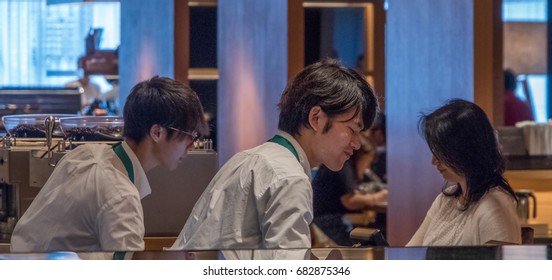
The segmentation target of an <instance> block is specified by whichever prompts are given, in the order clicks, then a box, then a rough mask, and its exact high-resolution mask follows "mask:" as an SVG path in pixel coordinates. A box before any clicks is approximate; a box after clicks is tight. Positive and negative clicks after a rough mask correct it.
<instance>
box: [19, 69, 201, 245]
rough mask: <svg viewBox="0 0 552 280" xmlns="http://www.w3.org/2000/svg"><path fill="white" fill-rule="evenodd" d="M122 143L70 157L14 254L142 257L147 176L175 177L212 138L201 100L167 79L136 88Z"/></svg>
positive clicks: (90, 147) (23, 222)
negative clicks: (169, 173)
mask: <svg viewBox="0 0 552 280" xmlns="http://www.w3.org/2000/svg"><path fill="white" fill-rule="evenodd" d="M123 116H124V121H125V126H124V133H123V136H124V141H123V142H121V143H117V144H115V145H113V146H112V145H107V144H85V145H81V146H79V147H77V148H76V149H74V150H72V151H70V152H69V153H67V154H66V155H65V156H64V157H63V158H62V159H61V160H60V161H59V163H58V164H57V166H56V168H55V169H54V172H53V173H52V175H51V176H50V178H49V179H48V181H47V182H46V184H45V185H44V187H43V188H42V189H41V191H40V193H39V194H38V195H37V197H36V198H35V199H34V201H33V202H32V204H31V206H30V207H29V209H28V210H27V211H26V212H25V214H24V215H23V217H21V219H20V220H19V222H18V223H17V225H16V227H15V230H14V232H13V235H12V238H11V250H12V252H49V251H60V250H63V251H65V250H69V251H77V252H85V251H94V252H95V251H139V250H143V249H144V240H143V238H144V221H143V220H144V215H143V212H142V205H141V201H140V200H141V199H142V198H144V197H145V196H147V195H148V194H150V193H151V189H150V185H149V183H148V179H147V177H146V172H147V171H149V170H151V169H153V168H154V167H156V166H162V167H164V168H166V169H169V170H174V169H176V167H177V166H178V164H179V163H180V162H181V161H182V158H184V157H185V156H186V154H187V152H188V150H190V149H191V148H192V147H193V141H194V140H195V138H196V137H197V135H198V132H199V133H205V132H206V124H205V122H204V120H203V109H202V106H201V103H200V101H199V98H198V96H197V95H196V93H195V92H194V91H193V90H192V89H190V88H189V87H188V86H186V85H184V84H183V83H181V82H179V81H176V80H173V79H170V78H162V77H153V78H151V79H150V80H147V81H143V82H140V83H138V84H137V85H136V86H134V88H133V89H132V91H131V93H130V95H129V96H128V98H127V100H126V103H125V107H124V110H123Z"/></svg>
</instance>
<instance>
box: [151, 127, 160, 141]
mask: <svg viewBox="0 0 552 280" xmlns="http://www.w3.org/2000/svg"><path fill="white" fill-rule="evenodd" d="M161 133H162V132H161V126H159V125H158V124H154V125H152V126H151V127H150V130H149V135H150V137H151V139H152V140H153V142H155V143H157V142H159V139H161Z"/></svg>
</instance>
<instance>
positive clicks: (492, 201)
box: [479, 186, 515, 206]
mask: <svg viewBox="0 0 552 280" xmlns="http://www.w3.org/2000/svg"><path fill="white" fill-rule="evenodd" d="M514 203H515V199H514V197H513V196H512V195H511V194H510V193H509V192H508V191H506V190H505V189H503V188H501V187H499V186H496V187H493V188H491V189H489V191H488V192H487V193H486V194H485V195H484V196H483V197H482V198H481V200H480V203H479V204H481V205H487V206H493V205H494V206H504V205H514Z"/></svg>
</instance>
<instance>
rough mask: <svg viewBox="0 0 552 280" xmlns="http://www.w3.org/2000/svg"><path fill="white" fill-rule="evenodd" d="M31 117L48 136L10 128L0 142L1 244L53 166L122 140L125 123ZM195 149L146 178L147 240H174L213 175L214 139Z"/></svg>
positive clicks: (215, 166)
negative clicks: (85, 149)
mask: <svg viewBox="0 0 552 280" xmlns="http://www.w3.org/2000/svg"><path fill="white" fill-rule="evenodd" d="M20 118H23V117H20ZM33 118H36V119H37V121H35V122H33V123H32V124H27V125H30V126H31V127H37V126H40V128H41V129H44V130H45V132H46V134H47V135H46V136H47V137H44V138H24V137H17V136H28V135H31V134H32V133H29V132H28V131H25V134H15V132H14V131H13V130H12V133H10V136H6V137H4V138H3V141H2V146H1V147H0V230H1V232H0V234H1V235H0V243H7V242H9V238H10V236H11V232H12V231H13V228H14V226H15V223H16V222H17V220H18V219H19V218H20V217H21V216H22V215H23V213H25V211H26V210H27V209H28V208H29V206H30V204H31V203H32V201H33V199H34V198H35V197H36V195H37V194H38V192H39V191H40V189H41V187H42V186H44V184H45V183H46V181H47V180H48V178H49V176H50V174H51V173H52V172H53V170H54V168H55V165H56V164H57V162H58V161H59V160H60V159H61V158H62V157H63V156H64V155H65V154H66V153H67V152H69V151H70V150H71V149H73V148H75V147H76V146H78V145H81V144H86V143H91V142H95V143H103V144H106V145H111V144H114V143H117V142H118V141H120V140H121V136H122V128H123V122H122V118H120V117H67V116H50V118H47V119H46V118H44V116H43V115H40V116H36V115H34V116H33ZM41 118H44V120H43V121H44V125H42V124H40V122H41V121H40V119H41ZM106 119H108V121H105V120H106ZM83 120H85V121H83ZM98 120H101V123H103V124H106V123H107V124H108V125H107V126H108V127H109V129H108V130H101V129H99V128H101V127H102V125H101V124H99V123H100V121H98ZM70 121H73V123H74V128H75V129H76V130H75V131H78V133H77V132H75V133H72V134H70V136H69V137H68V136H67V133H64V132H63V131H61V129H60V128H59V126H61V125H60V124H58V123H62V122H66V128H65V129H64V131H65V132H67V130H68V129H67V127H71V125H70ZM4 122H5V123H4V124H5V125H6V121H4ZM95 122H96V123H95ZM18 125H21V123H20V122H19V124H18ZM86 126H89V127H92V126H93V127H94V130H95V131H93V132H92V134H90V135H88V134H83V131H85V132H86V133H88V132H90V131H88V130H87V129H89V127H86ZM43 127H44V128H43ZM27 128H28V127H27ZM7 130H8V129H7ZM69 130H70V129H69ZM96 132H97V133H96ZM70 133H71V132H70ZM79 133H80V134H79ZM94 133H96V134H94ZM14 135H15V136H14ZM98 135H99V136H100V137H97V136H98ZM56 136H57V137H56ZM77 136H78V137H77ZM85 136H86V139H85ZM91 136H92V137H93V138H90V137H91ZM90 140H93V141H90ZM194 147H195V148H194V149H193V150H191V151H190V152H189V153H188V156H187V157H186V158H184V160H183V162H182V163H181V164H180V165H179V166H178V168H177V169H176V170H174V171H168V170H165V169H163V168H160V167H159V168H155V169H153V170H151V171H149V172H148V173H147V174H146V175H147V177H148V180H149V182H150V186H151V189H152V193H151V194H150V195H149V196H147V197H145V198H144V199H143V200H142V205H143V210H144V224H145V230H146V236H152V237H166V236H177V235H178V234H179V233H180V231H181V229H182V227H183V226H184V223H185V222H186V220H187V218H188V216H189V214H190V213H191V211H192V209H193V206H194V204H195V202H196V201H197V199H198V198H199V196H200V195H201V194H202V193H203V190H204V189H205V188H206V187H207V185H208V184H209V182H210V181H211V179H212V178H213V177H214V175H215V173H216V172H217V170H218V156H217V153H216V152H215V151H214V150H213V149H212V141H211V140H208V139H202V140H198V141H196V142H195V143H194Z"/></svg>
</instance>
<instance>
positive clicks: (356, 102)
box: [278, 59, 378, 135]
mask: <svg viewBox="0 0 552 280" xmlns="http://www.w3.org/2000/svg"><path fill="white" fill-rule="evenodd" d="M314 106H320V107H321V108H322V110H323V111H324V112H325V113H326V114H327V115H328V116H329V117H330V120H331V119H332V118H333V117H335V116H337V115H340V114H343V113H346V112H348V111H349V110H351V109H356V114H355V116H356V115H357V114H358V113H361V114H362V119H363V121H364V129H367V128H369V127H370V126H371V124H372V122H373V120H374V117H375V115H376V112H377V111H378V104H377V99H376V96H375V94H374V91H373V90H372V88H371V87H370V85H369V84H368V83H367V82H366V80H365V79H364V78H363V77H361V76H360V75H359V74H358V73H357V72H356V71H355V70H353V69H350V68H347V67H345V66H343V65H342V64H341V63H339V61H337V60H335V59H324V60H322V61H319V62H316V63H314V64H311V65H309V66H307V67H305V69H303V71H301V72H300V73H299V74H297V76H295V77H294V78H293V79H292V80H291V81H290V82H289V83H288V85H287V87H286V89H285V90H284V93H283V94H282V97H281V99H280V103H279V104H278V107H279V108H280V119H279V122H278V128H279V129H280V130H283V131H285V132H287V133H289V134H291V135H299V130H300V128H301V126H304V127H307V128H310V125H309V119H308V118H309V112H310V110H311V109H312V107H314ZM330 127H331V121H330V122H329V123H328V125H327V126H326V127H325V128H324V132H326V131H328V130H329V129H330Z"/></svg>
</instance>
